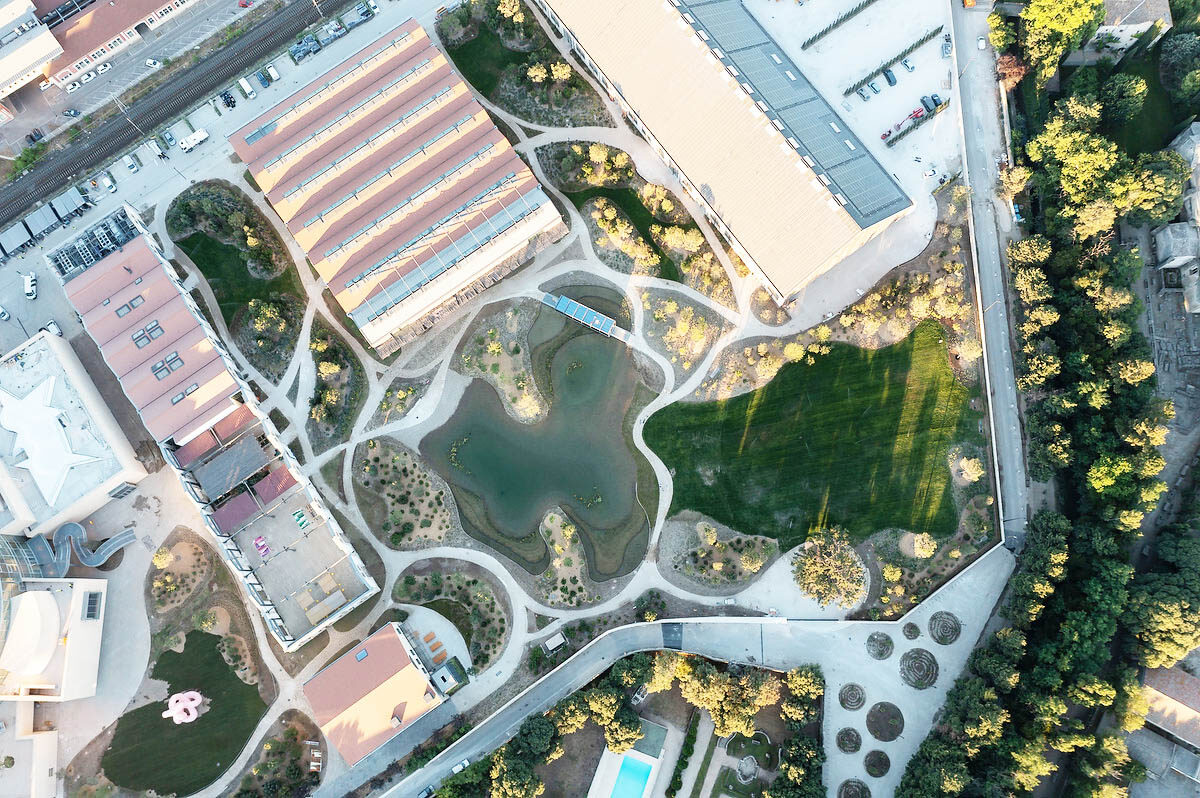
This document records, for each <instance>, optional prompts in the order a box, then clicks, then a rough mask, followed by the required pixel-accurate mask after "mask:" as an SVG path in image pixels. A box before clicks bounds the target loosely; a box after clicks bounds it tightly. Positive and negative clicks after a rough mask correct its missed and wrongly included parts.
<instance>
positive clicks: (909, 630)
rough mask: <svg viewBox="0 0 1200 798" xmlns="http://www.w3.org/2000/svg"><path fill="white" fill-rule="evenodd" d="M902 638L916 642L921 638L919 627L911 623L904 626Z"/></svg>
mask: <svg viewBox="0 0 1200 798" xmlns="http://www.w3.org/2000/svg"><path fill="white" fill-rule="evenodd" d="M904 636H905V637H907V638H908V639H909V640H916V639H917V638H918V637H920V636H921V627H919V626H917V625H916V624H915V623H912V622H911V621H910V622H909V623H906V624H904Z"/></svg>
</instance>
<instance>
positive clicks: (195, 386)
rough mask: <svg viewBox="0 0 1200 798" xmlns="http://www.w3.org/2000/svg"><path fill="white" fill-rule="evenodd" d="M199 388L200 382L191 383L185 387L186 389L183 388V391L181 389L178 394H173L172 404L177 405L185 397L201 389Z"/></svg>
mask: <svg viewBox="0 0 1200 798" xmlns="http://www.w3.org/2000/svg"><path fill="white" fill-rule="evenodd" d="M199 389H200V384H199V383H196V382H193V383H192V384H191V385H189V386H188V387H187V389H185V390H182V391H180V392H179V393H177V394H175V395H174V396H172V397H171V404H173V405H177V404H179V403H180V402H182V401H183V400H184V399H186V398H188V397H189V396H191V395H192V394H193V393H195V392H196V391H197V390H199Z"/></svg>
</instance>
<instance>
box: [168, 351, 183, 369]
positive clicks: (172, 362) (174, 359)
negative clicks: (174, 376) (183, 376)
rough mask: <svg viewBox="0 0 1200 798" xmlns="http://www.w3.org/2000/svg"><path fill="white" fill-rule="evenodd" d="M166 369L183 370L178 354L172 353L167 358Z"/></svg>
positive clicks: (181, 360)
mask: <svg viewBox="0 0 1200 798" xmlns="http://www.w3.org/2000/svg"><path fill="white" fill-rule="evenodd" d="M167 368H169V369H170V370H171V371H177V370H178V369H180V368H183V359H182V358H180V357H179V353H178V352H172V353H171V354H170V356H169V357H168V358H167Z"/></svg>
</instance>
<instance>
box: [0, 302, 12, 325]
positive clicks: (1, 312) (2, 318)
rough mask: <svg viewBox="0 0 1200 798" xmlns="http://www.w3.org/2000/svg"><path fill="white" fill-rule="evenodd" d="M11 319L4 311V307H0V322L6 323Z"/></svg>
mask: <svg viewBox="0 0 1200 798" xmlns="http://www.w3.org/2000/svg"><path fill="white" fill-rule="evenodd" d="M11 318H12V316H11V315H10V314H9V312H8V311H7V310H5V309H4V306H3V305H0V321H8V320H9V319H11Z"/></svg>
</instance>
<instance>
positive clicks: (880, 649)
mask: <svg viewBox="0 0 1200 798" xmlns="http://www.w3.org/2000/svg"><path fill="white" fill-rule="evenodd" d="M894 649H895V644H894V643H892V638H890V637H888V636H887V635H886V634H884V633H883V632H871V635H870V637H868V638H867V653H868V654H870V655H871V658H872V659H887V658H888V657H890V656H892V651H893V650H894Z"/></svg>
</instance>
